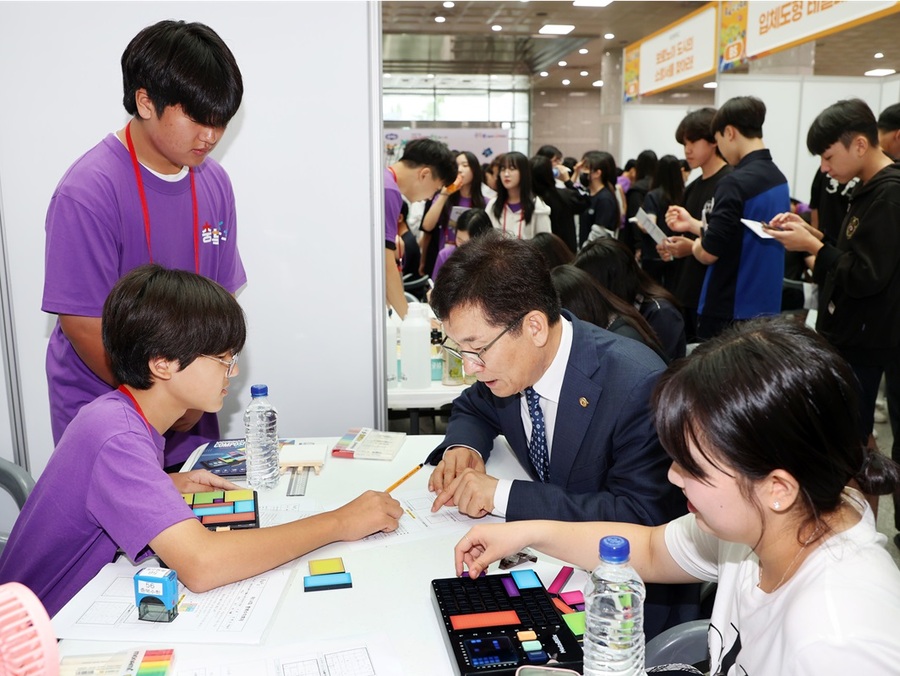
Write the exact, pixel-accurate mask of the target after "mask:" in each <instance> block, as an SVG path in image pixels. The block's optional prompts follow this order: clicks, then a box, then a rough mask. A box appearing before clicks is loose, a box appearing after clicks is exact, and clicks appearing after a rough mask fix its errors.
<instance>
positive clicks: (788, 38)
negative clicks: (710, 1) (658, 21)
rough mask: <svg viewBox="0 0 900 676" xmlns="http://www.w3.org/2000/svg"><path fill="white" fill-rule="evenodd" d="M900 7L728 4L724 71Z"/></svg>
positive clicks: (722, 39)
mask: <svg viewBox="0 0 900 676" xmlns="http://www.w3.org/2000/svg"><path fill="white" fill-rule="evenodd" d="M898 11H900V2H897V0H853V1H852V2H851V1H849V0H790V1H789V2H783V1H781V2H779V1H774V2H771V1H769V0H752V2H747V1H739V2H723V3H722V11H721V12H720V19H719V70H720V71H721V72H725V71H728V70H731V69H733V68H735V67H737V66H739V65H741V64H742V63H745V62H746V61H747V60H750V59H755V58H758V57H761V56H766V55H768V54H773V53H775V52H779V51H781V50H783V49H788V48H790V47H794V46H796V45H799V44H803V43H804V42H809V41H810V40H815V39H818V38H820V37H823V36H826V35H830V34H832V33H838V32H840V31H842V30H846V29H848V28H852V27H853V26H858V25H861V24H864V23H868V22H869V21H874V20H875V19H878V18H880V17H883V16H887V15H888V14H893V13H895V12H898Z"/></svg>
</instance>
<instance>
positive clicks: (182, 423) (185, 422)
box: [169, 408, 203, 432]
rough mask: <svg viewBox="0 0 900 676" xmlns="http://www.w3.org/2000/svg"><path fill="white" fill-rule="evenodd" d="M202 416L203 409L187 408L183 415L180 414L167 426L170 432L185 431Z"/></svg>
mask: <svg viewBox="0 0 900 676" xmlns="http://www.w3.org/2000/svg"><path fill="white" fill-rule="evenodd" d="M202 417H203V411H200V410H197V409H195V408H189V409H188V410H187V411H185V412H184V415H183V416H181V417H180V418H179V419H178V420H176V421H175V422H174V423H172V426H171V427H170V428H169V431H170V432H187V431H188V430H190V429H191V428H193V427H194V425H196V424H197V423H198V422H200V418H202Z"/></svg>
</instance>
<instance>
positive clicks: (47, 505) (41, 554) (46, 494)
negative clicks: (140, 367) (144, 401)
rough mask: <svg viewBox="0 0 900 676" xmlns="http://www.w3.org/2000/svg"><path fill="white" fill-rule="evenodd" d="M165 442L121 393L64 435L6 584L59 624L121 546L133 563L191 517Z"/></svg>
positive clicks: (28, 508)
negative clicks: (25, 591) (57, 617)
mask: <svg viewBox="0 0 900 676" xmlns="http://www.w3.org/2000/svg"><path fill="white" fill-rule="evenodd" d="M163 443H164V441H163V438H162V437H161V436H160V435H159V434H158V433H157V432H156V430H152V429H151V428H149V427H148V426H147V424H146V423H145V422H144V419H143V418H142V417H141V416H140V414H139V413H138V412H137V411H136V410H135V408H134V405H133V404H132V402H131V401H130V400H129V399H128V397H126V396H125V395H124V394H122V393H121V392H119V391H118V390H113V391H112V392H108V393H107V394H104V395H103V396H101V397H99V398H98V399H96V400H95V401H93V402H92V403H90V404H88V405H87V406H85V407H84V408H82V409H81V411H79V413H78V415H77V416H75V419H74V420H73V421H72V422H71V424H70V425H69V426H68V428H67V429H66V432H65V434H63V438H62V440H61V441H60V442H59V445H58V446H57V447H56V450H55V451H54V452H53V455H52V456H50V462H49V463H48V464H47V467H46V469H45V470H44V472H43V474H41V478H40V479H39V480H38V482H37V484H36V485H35V487H34V490H33V491H32V493H31V495H30V496H29V498H28V501H27V502H26V503H25V507H24V508H23V509H22V513H21V514H20V515H19V518H18V519H17V520H16V524H15V526H14V527H13V530H12V533H11V534H10V537H9V542H8V543H7V545H6V549H4V551H3V556H2V557H0V583H5V582H11V581H16V582H21V583H22V584H24V585H25V586H26V587H28V588H29V589H31V591H33V592H34V593H35V594H36V595H37V596H38V598H40V599H41V601H42V602H43V604H44V607H45V608H46V609H47V613H48V614H49V615H50V616H51V617H52V616H53V615H54V614H55V613H56V612H57V611H58V610H59V609H60V608H62V607H63V606H64V605H65V604H66V602H68V601H69V599H71V598H72V597H73V596H74V595H75V593H76V592H77V591H78V590H79V589H81V588H82V587H83V586H84V585H85V584H87V583H88V582H89V581H90V580H91V579H92V578H93V577H94V576H95V575H96V574H97V573H98V572H99V571H100V569H101V568H102V567H103V566H104V565H106V564H107V563H109V562H111V561H112V560H113V559H114V558H115V555H116V550H117V549H119V548H121V549H122V551H124V552H125V554H127V555H128V557H129V558H130V559H131V560H132V561H135V562H138V561H140V560H143V559H145V558H147V557H148V556H151V555H152V553H153V552H152V550H150V549H149V547H148V545H149V542H150V541H151V540H152V539H153V538H155V537H156V536H157V535H159V534H160V533H162V532H163V531H164V530H166V529H167V528H169V527H171V526H173V525H174V524H176V523H180V522H181V521H184V520H185V519H191V518H193V513H192V512H191V510H190V508H189V507H188V506H187V504H186V503H185V502H184V499H183V498H182V497H181V494H180V493H179V492H178V490H177V489H176V488H175V484H173V483H172V480H171V479H170V478H169V476H168V475H167V474H166V473H165V472H163V470H162V463H163Z"/></svg>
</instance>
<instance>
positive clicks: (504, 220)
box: [503, 203, 525, 239]
mask: <svg viewBox="0 0 900 676" xmlns="http://www.w3.org/2000/svg"><path fill="white" fill-rule="evenodd" d="M507 211H512V209H511V208H510V206H509V204H508V203H507V204H504V205H503V234H504V235H505V234H506V212H507ZM524 220H525V219H524V217H523V216H522V212H521V211H520V212H519V234H518V235H517V236H516V239H522V223H523V221H524Z"/></svg>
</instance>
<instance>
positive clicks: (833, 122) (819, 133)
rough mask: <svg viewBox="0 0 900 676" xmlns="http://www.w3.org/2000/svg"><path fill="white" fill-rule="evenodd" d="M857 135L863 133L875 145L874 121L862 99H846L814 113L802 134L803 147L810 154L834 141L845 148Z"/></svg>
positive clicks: (876, 144)
mask: <svg viewBox="0 0 900 676" xmlns="http://www.w3.org/2000/svg"><path fill="white" fill-rule="evenodd" d="M857 136H865V137H866V139H867V140H868V141H869V145H871V146H873V147H876V148H877V147H878V123H877V122H876V121H875V113H873V112H872V109H871V108H869V106H868V105H866V103H865V101H862V100H861V99H846V100H844V101H838V102H837V103H835V104H832V105H830V106H828V107H827V108H826V109H825V110H823V111H822V112H821V113H819V114H818V116H817V117H816V119H815V120H813V123H812V124H811V125H810V127H809V132H807V134H806V147H807V148H808V149H809V152H811V153H812V154H813V155H821V154H822V153H823V152H825V151H826V150H827V149H828V148H829V147H830V146H831V145H833V144H835V143H837V142H838V141H840V142H841V144H842V145H843V146H844V147H845V148H849V147H850V142H851V141H852V140H853V139H854V138H856V137H857Z"/></svg>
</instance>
